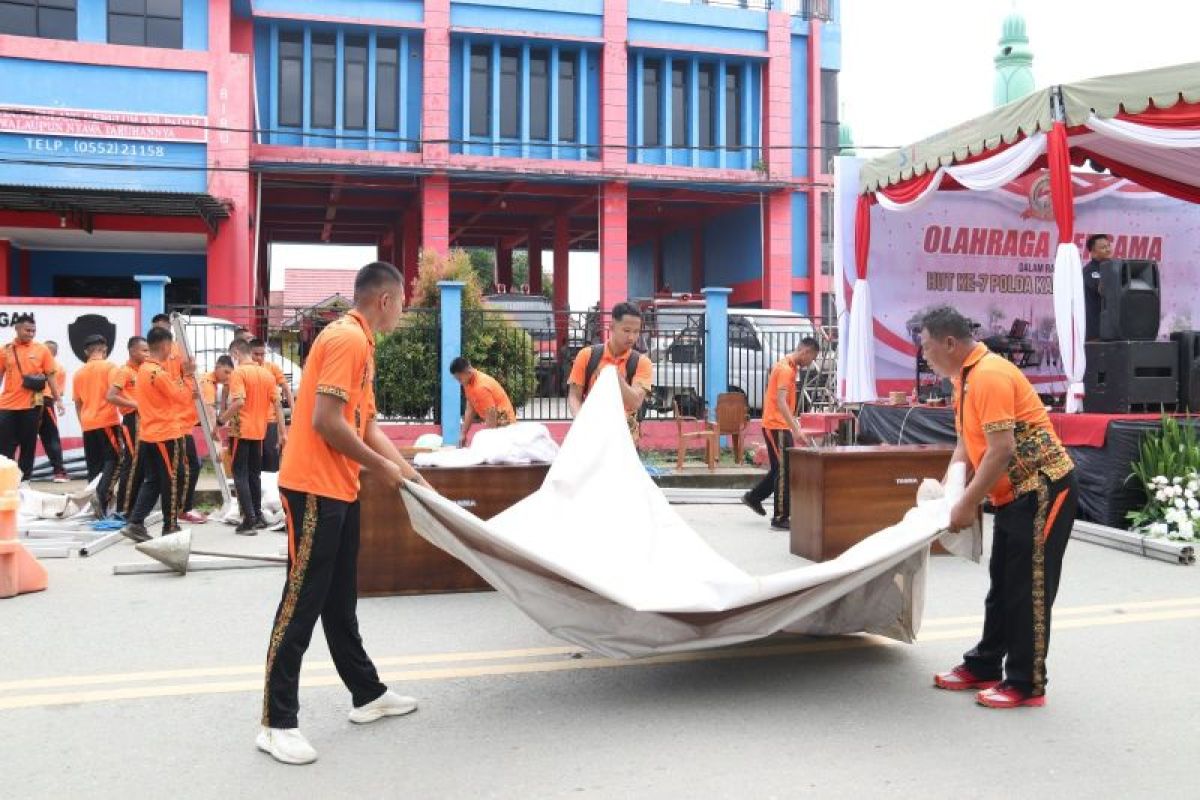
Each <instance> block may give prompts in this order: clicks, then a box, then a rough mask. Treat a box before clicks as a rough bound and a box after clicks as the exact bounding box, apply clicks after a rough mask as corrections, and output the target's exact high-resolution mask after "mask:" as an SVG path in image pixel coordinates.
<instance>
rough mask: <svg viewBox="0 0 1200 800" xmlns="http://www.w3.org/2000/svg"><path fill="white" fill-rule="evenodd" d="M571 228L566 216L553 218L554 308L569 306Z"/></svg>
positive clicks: (563, 308) (560, 215) (562, 308)
mask: <svg viewBox="0 0 1200 800" xmlns="http://www.w3.org/2000/svg"><path fill="white" fill-rule="evenodd" d="M570 259H571V227H570V221H569V220H568V219H567V215H566V214H559V215H558V216H557V217H555V218H554V308H555V309H559V310H565V309H566V308H568V307H569V306H570V305H571V293H570V284H571V270H570V267H569V266H568V265H569V263H570Z"/></svg>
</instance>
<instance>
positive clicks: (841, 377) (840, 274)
mask: <svg viewBox="0 0 1200 800" xmlns="http://www.w3.org/2000/svg"><path fill="white" fill-rule="evenodd" d="M862 163H863V159H861V158H855V157H854V156H837V157H836V158H834V160H833V197H834V206H833V214H834V224H833V281H834V300H835V303H836V308H837V319H838V348H837V372H838V380H837V387H838V400H841V401H842V402H843V403H864V402H868V401H871V400H875V399H877V398H878V396H879V394H878V392H877V391H876V390H875V333H874V331H872V330H869V329H868V330H867V331H866V332H865V333H864V332H861V331H859V332H856V331H854V330H853V329H852V328H851V325H850V309H849V306H850V303H848V302H847V299H848V298H847V296H846V294H847V292H846V290H847V288H850V289H851V291H852V292H853V299H854V301H857V300H858V294H857V292H858V289H859V288H860V287H862V288H865V287H866V285H867V283H866V281H860V280H858V269H857V267H856V266H855V264H854V236H855V231H854V214H855V210H856V208H857V206H858V171H859V169H860V168H861V167H862ZM866 294H867V299H866V300H865V301H864V302H866V304H867V305H868V306H869V305H870V296H869V295H870V292H867V293H866ZM866 321H867V322H868V323H870V318H869V317H867V318H866ZM857 322H858V324H859V325H860V326H861V325H862V323H863V319H859V320H857ZM852 347H857V348H858V349H857V350H856V351H855V358H854V359H851V357H850V351H851V348H852ZM864 348H865V351H864Z"/></svg>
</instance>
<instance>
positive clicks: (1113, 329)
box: [1100, 259, 1162, 342]
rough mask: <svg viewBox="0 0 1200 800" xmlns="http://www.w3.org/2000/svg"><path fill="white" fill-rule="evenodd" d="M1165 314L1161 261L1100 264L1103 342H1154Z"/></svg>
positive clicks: (1122, 261)
mask: <svg viewBox="0 0 1200 800" xmlns="http://www.w3.org/2000/svg"><path fill="white" fill-rule="evenodd" d="M1161 315H1162V310H1161V299H1160V297H1159V283H1158V262H1157V261H1129V260H1119V259H1114V260H1110V261H1105V262H1102V263H1101V264H1100V341H1102V342H1121V341H1153V340H1154V339H1156V338H1158V324H1159V321H1160V318H1161Z"/></svg>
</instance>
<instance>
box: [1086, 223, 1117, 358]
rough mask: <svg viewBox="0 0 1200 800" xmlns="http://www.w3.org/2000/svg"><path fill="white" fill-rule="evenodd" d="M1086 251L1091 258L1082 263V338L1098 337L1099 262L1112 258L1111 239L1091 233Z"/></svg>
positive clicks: (1101, 234)
mask: <svg viewBox="0 0 1200 800" xmlns="http://www.w3.org/2000/svg"><path fill="white" fill-rule="evenodd" d="M1087 251H1088V255H1090V256H1091V257H1092V260H1091V261H1089V262H1088V263H1086V264H1084V265H1083V307H1084V310H1085V312H1086V314H1087V322H1086V324H1085V325H1084V335H1083V340H1084V341H1085V342H1094V341H1097V340H1099V338H1100V306H1101V301H1100V278H1101V273H1100V263H1101V262H1103V261H1107V260H1109V259H1110V258H1112V239H1111V238H1109V235H1108V234H1107V233H1093V234H1092V235H1091V236H1089V237H1088V238H1087Z"/></svg>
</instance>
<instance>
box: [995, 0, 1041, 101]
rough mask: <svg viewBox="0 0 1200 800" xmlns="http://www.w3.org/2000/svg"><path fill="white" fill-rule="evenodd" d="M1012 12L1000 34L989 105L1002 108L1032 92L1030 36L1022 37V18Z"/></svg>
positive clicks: (1023, 35) (1023, 31) (1006, 18)
mask: <svg viewBox="0 0 1200 800" xmlns="http://www.w3.org/2000/svg"><path fill="white" fill-rule="evenodd" d="M1013 5H1014V8H1013V11H1012V13H1011V14H1009V15H1008V16H1007V17H1005V18H1004V27H1003V30H1002V32H1001V34H1000V43H999V44H1000V51H999V52H998V53H996V57H995V59H994V61H995V63H996V80H995V83H994V85H993V89H992V103H993V104H994V105H996V106H997V107H998V106H1002V105H1004V104H1005V103H1011V102H1012V101H1013V100H1016V99H1018V98H1020V97H1024V96H1025V95H1027V94H1029V93H1031V92H1032V91H1033V90H1034V82H1033V51H1032V50H1031V49H1030V48H1029V36H1028V35H1027V34H1026V33H1025V18H1024V17H1023V16H1021V15H1020V13H1018V12H1017V10H1016V8H1015V5H1016V4H1015V3H1014V4H1013Z"/></svg>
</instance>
